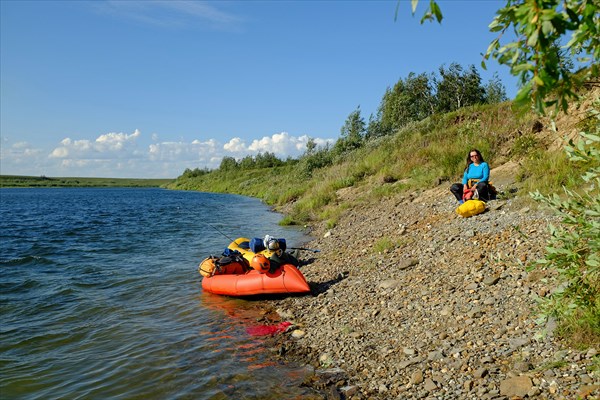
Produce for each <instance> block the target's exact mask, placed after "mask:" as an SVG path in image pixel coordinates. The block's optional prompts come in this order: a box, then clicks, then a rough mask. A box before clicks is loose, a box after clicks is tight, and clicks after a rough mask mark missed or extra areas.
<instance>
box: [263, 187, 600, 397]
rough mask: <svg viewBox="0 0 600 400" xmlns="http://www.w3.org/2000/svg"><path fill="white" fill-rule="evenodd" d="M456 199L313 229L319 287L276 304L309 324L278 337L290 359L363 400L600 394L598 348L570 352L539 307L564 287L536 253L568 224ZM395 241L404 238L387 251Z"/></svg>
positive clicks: (312, 272) (312, 277)
mask: <svg viewBox="0 0 600 400" xmlns="http://www.w3.org/2000/svg"><path fill="white" fill-rule="evenodd" d="M449 197H450V196H447V195H446V193H444V195H443V196H440V195H439V194H438V195H423V194H415V197H414V201H409V200H408V199H404V200H402V199H400V198H395V197H393V196H392V197H389V198H384V199H379V200H378V201H376V202H371V203H368V202H365V203H361V204H360V205H358V206H356V207H355V208H354V209H351V210H350V211H348V212H346V213H344V214H342V215H341V216H340V217H339V220H338V222H337V225H336V226H335V227H333V228H331V227H327V228H325V227H324V226H316V227H314V231H313V232H311V236H312V237H315V238H316V239H315V240H313V241H312V242H310V243H309V244H307V246H306V247H310V248H318V249H320V250H321V251H320V252H319V253H318V255H316V256H314V260H313V262H312V263H310V264H307V265H304V266H302V268H301V271H302V272H303V274H304V275H305V277H306V278H307V280H308V281H309V283H310V284H311V287H313V289H314V290H313V295H312V296H295V297H288V298H282V299H275V300H273V301H272V303H271V305H272V306H273V307H274V308H276V309H278V310H281V311H282V313H280V314H285V315H287V316H293V318H288V319H293V320H294V324H295V325H296V326H299V327H302V330H300V329H295V330H293V331H292V332H291V333H288V334H284V335H279V336H278V337H274V338H273V340H281V341H284V342H285V348H286V351H285V355H284V357H285V359H286V360H289V361H290V362H303V363H305V364H307V365H313V366H315V367H317V366H318V368H327V369H330V370H331V369H332V368H335V370H334V371H335V374H334V376H332V377H331V378H330V379H329V380H330V381H331V380H333V379H337V380H336V381H335V382H332V383H331V384H335V385H337V387H338V388H339V389H338V391H339V393H340V394H341V395H342V396H345V398H347V399H352V400H367V399H370V400H387V399H395V398H402V399H407V400H411V399H426V398H431V399H433V398H436V399H462V398H465V399H467V398H468V399H470V398H478V399H479V398H481V399H506V398H513V397H518V398H525V397H527V396H528V397H529V398H549V399H550V398H551V399H553V400H566V399H573V398H577V396H578V395H580V393H584V394H585V396H587V397H586V398H593V396H596V397H599V396H600V377H598V375H597V374H596V375H591V374H588V373H587V371H590V370H591V368H592V366H593V363H594V360H595V357H597V355H598V351H597V349H588V350H585V351H583V352H581V351H575V350H572V349H568V348H565V345H564V343H562V342H560V341H559V340H558V339H556V338H555V337H554V336H553V335H552V334H551V332H552V330H548V329H547V328H548V327H550V328H552V329H554V328H555V325H550V326H548V325H547V326H545V327H544V326H541V327H538V325H537V324H536V322H535V320H536V315H535V313H534V312H532V310H535V307H536V297H537V295H538V294H545V295H548V293H549V291H550V290H551V284H550V283H549V281H548V280H547V279H541V278H543V277H544V276H543V275H539V274H538V275H537V277H535V274H533V275H532V272H531V271H530V272H527V271H526V270H525V265H524V264H525V262H524V261H523V260H525V261H526V262H531V261H532V260H536V259H539V258H541V257H542V256H543V254H544V247H545V245H546V240H547V238H548V236H549V234H548V231H547V229H546V228H545V227H547V226H548V225H549V224H551V223H552V224H558V223H559V221H558V219H557V218H556V217H554V216H552V215H549V214H548V213H547V212H544V211H543V210H534V209H530V208H524V209H519V207H517V206H516V205H515V204H513V200H503V202H502V205H501V207H498V208H496V209H495V210H494V209H492V208H491V209H490V210H489V211H488V212H486V214H484V215H485V216H486V218H485V219H483V218H479V217H480V216H475V217H472V218H461V217H458V216H457V215H456V214H455V213H454V209H455V208H456V204H455V202H454V201H452V200H451V199H450V198H449ZM490 204H494V202H490ZM398 227H400V229H399V228H398ZM515 227H520V229H521V231H523V232H525V233H526V234H527V238H524V237H523V236H522V235H520V234H519V233H518V232H517V231H516V230H515ZM529 228H531V229H529ZM382 237H387V238H389V239H391V240H392V241H394V242H395V243H397V244H396V247H394V248H392V249H389V251H388V252H387V253H386V252H376V251H375V250H374V248H375V244H376V242H377V240H380V238H382ZM311 257H312V256H311ZM534 278H535V279H534ZM544 328H546V333H548V332H550V334H546V335H537V334H538V333H541V332H542V330H543V329H544ZM534 337H535V338H536V339H533V338H534ZM292 339H294V340H292ZM325 354H326V355H328V358H327V360H326V361H327V362H326V363H322V362H320V357H321V356H322V355H325ZM553 361H561V362H562V363H559V364H557V363H554V364H552V362H553ZM596 362H597V361H596ZM324 364H327V365H326V366H325V365H324ZM550 365H552V368H550ZM317 372H319V369H317ZM317 376H319V377H321V376H322V375H319V374H317ZM326 376H331V373H330V374H329V375H326ZM567 378H568V379H567ZM552 382H555V383H552ZM581 397H583V396H581ZM599 398H600V397H599Z"/></svg>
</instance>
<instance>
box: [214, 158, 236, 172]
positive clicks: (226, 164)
mask: <svg viewBox="0 0 600 400" xmlns="http://www.w3.org/2000/svg"><path fill="white" fill-rule="evenodd" d="M237 168H238V163H237V161H236V160H235V158H233V157H229V156H225V157H223V159H222V160H221V164H220V165H219V170H221V171H233V170H235V169H237Z"/></svg>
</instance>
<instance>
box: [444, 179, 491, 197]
mask: <svg viewBox="0 0 600 400" xmlns="http://www.w3.org/2000/svg"><path fill="white" fill-rule="evenodd" d="M450 191H451V192H452V194H453V195H454V197H456V200H458V201H461V200H462V198H463V185H462V183H455V184H454V185H452V186H450ZM477 192H479V200H483V201H489V200H491V199H490V187H489V185H488V184H487V182H479V183H478V184H477Z"/></svg>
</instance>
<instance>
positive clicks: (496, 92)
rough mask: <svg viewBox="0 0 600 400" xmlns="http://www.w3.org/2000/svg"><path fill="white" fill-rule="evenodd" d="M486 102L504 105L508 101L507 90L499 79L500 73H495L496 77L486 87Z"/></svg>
mask: <svg viewBox="0 0 600 400" xmlns="http://www.w3.org/2000/svg"><path fill="white" fill-rule="evenodd" d="M484 96H485V102H486V103H487V104H496V103H502V102H503V101H506V100H508V97H507V96H506V89H505V88H504V85H503V84H502V82H501V81H500V78H499V77H498V73H497V72H496V73H494V77H493V78H492V79H490V80H489V82H488V83H487V85H485V95H484Z"/></svg>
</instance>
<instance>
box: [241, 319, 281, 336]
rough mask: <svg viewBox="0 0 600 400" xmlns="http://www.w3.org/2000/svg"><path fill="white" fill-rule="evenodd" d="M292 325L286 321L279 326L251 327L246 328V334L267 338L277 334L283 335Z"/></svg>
mask: <svg viewBox="0 0 600 400" xmlns="http://www.w3.org/2000/svg"><path fill="white" fill-rule="evenodd" d="M291 325H292V323H291V322H288V321H285V322H280V323H279V324H277V325H259V326H251V327H249V328H246V332H248V334H249V335H252V336H267V335H275V334H277V333H283V332H285V330H286V329H287V328H288V327H289V326H291Z"/></svg>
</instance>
